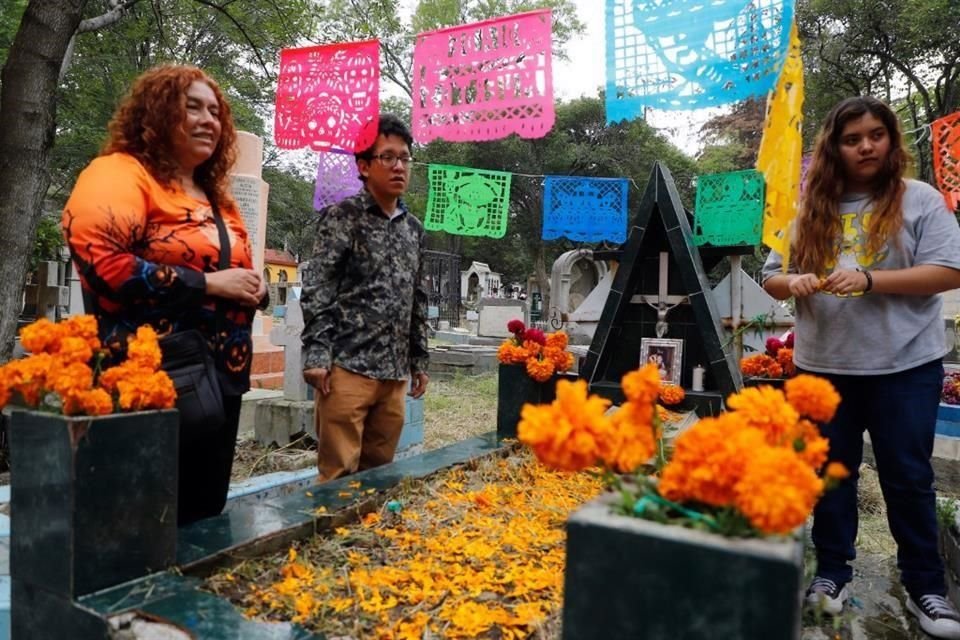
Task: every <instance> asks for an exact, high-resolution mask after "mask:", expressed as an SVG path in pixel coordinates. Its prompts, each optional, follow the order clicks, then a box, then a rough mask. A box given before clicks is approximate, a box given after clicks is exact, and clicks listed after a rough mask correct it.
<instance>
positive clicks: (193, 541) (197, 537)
mask: <svg viewBox="0 0 960 640" xmlns="http://www.w3.org/2000/svg"><path fill="white" fill-rule="evenodd" d="M313 520H314V518H313V515H312V514H311V513H303V512H297V511H292V510H289V509H283V508H277V507H275V506H273V505H271V504H269V503H268V502H262V503H258V504H251V505H248V506H246V507H245V508H243V509H232V510H230V511H226V512H224V513H221V514H220V515H218V516H214V517H212V518H206V519H205V520H199V521H197V522H194V523H192V524H190V525H188V526H186V527H182V528H181V529H180V530H179V532H178V534H179V535H178V540H177V543H178V553H177V564H178V565H180V566H181V567H189V566H191V565H193V564H195V563H197V562H199V561H201V560H206V559H210V558H211V557H216V556H218V555H221V554H223V553H226V552H228V551H231V550H233V549H236V548H239V547H242V546H245V545H250V544H253V543H254V542H260V543H269V542H270V541H271V539H273V538H276V537H278V536H281V537H283V538H285V539H286V540H290V539H293V538H296V537H303V536H307V535H310V534H311V533H313V530H314V524H313ZM281 544H282V543H281Z"/></svg>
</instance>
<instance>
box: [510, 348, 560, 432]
mask: <svg viewBox="0 0 960 640" xmlns="http://www.w3.org/2000/svg"><path fill="white" fill-rule="evenodd" d="M497 376H498V379H497V438H498V439H501V440H502V439H504V438H516V437H517V423H518V422H520V411H521V410H522V409H523V405H525V404H527V403H531V404H545V403H549V402H553V399H554V398H555V397H556V395H557V380H558V376H553V377H551V378H550V379H549V380H547V381H545V382H537V381H536V380H534V379H533V378H531V377H530V376H529V375H528V374H527V369H526V367H525V366H524V365H522V364H501V365H500V366H499V367H498V370H497Z"/></svg>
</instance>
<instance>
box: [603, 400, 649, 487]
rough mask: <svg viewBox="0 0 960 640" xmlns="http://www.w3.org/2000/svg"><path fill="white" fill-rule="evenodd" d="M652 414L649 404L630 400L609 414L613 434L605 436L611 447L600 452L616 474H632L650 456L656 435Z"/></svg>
mask: <svg viewBox="0 0 960 640" xmlns="http://www.w3.org/2000/svg"><path fill="white" fill-rule="evenodd" d="M653 415H654V413H653V405H651V404H649V403H645V402H630V401H627V402H625V403H624V404H623V405H622V406H621V407H620V409H619V410H618V411H617V412H616V413H615V414H613V418H612V420H611V422H612V425H613V429H614V433H613V434H611V438H610V439H609V442H610V444H611V445H612V446H610V447H609V448H606V449H607V450H605V451H602V453H601V459H602V460H603V462H604V463H605V464H606V465H607V466H609V467H610V468H612V469H614V470H615V471H619V472H620V473H632V472H634V471H636V470H637V468H638V467H640V465H642V464H643V463H645V462H646V461H647V460H649V459H650V458H651V456H653V454H654V452H655V451H656V448H657V438H658V437H659V434H658V433H657V431H658V428H657V424H656V421H655V420H654V419H653ZM604 448H605V447H604Z"/></svg>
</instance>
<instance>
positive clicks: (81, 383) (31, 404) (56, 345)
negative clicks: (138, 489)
mask: <svg viewBox="0 0 960 640" xmlns="http://www.w3.org/2000/svg"><path fill="white" fill-rule="evenodd" d="M20 343H21V344H22V345H23V348H24V349H26V350H27V351H28V352H29V353H30V355H29V356H27V357H25V358H21V359H18V360H12V361H10V362H8V363H6V364H4V365H3V366H0V408H2V407H4V406H6V405H7V404H8V403H14V404H17V405H19V406H24V407H28V408H31V409H37V410H40V411H46V412H50V413H62V414H63V415H67V416H73V415H88V416H99V415H105V414H108V413H114V412H116V411H141V410H146V409H169V408H170V407H172V406H173V404H174V401H175V400H176V391H174V388H173V382H172V381H171V380H170V378H169V376H167V374H166V373H164V372H163V371H161V370H159V367H160V361H161V354H160V345H159V342H158V339H157V334H156V332H155V331H154V330H153V328H151V327H149V326H142V327H140V328H138V329H137V333H136V335H135V336H131V338H130V341H129V342H128V343H127V359H126V361H124V362H122V363H120V364H118V365H116V366H114V367H110V368H107V369H104V368H103V367H102V363H103V360H104V357H105V354H106V349H105V348H104V346H103V345H101V344H100V339H99V338H98V335H97V320H96V318H94V317H93V316H90V315H82V316H73V317H70V318H68V319H67V320H64V321H63V322H60V323H53V322H50V321H49V320H47V319H45V318H44V319H41V320H38V321H36V322H34V323H33V324H30V325H28V326H26V327H24V328H23V329H21V330H20Z"/></svg>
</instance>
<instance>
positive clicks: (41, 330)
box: [20, 318, 64, 354]
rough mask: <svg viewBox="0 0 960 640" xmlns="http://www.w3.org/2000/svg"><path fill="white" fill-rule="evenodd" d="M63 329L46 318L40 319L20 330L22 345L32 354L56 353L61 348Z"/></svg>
mask: <svg viewBox="0 0 960 640" xmlns="http://www.w3.org/2000/svg"><path fill="white" fill-rule="evenodd" d="M63 335H64V333H63V328H62V327H61V326H60V325H57V324H55V323H53V322H50V321H49V320H47V319H46V318H40V319H39V320H37V321H36V322H32V323H30V324H28V325H27V326H25V327H24V328H23V329H20V344H21V346H23V348H24V349H26V350H27V351H29V352H30V353H32V354H39V353H54V352H56V351H57V350H58V349H59V348H60V338H61V337H62V336H63Z"/></svg>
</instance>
